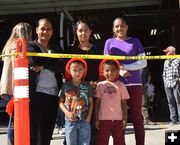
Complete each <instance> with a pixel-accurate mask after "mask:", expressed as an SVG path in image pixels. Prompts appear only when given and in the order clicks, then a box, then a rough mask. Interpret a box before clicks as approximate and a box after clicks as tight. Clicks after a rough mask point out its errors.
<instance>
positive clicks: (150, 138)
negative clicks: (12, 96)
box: [0, 122, 180, 145]
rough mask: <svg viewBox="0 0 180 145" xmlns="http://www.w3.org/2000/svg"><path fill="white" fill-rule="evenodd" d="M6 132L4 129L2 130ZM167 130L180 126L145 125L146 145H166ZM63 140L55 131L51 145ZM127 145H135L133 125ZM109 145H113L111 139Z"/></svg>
mask: <svg viewBox="0 0 180 145" xmlns="http://www.w3.org/2000/svg"><path fill="white" fill-rule="evenodd" d="M3 129H4V130H5V129H6V128H5V127H3V128H1V130H3ZM165 130H180V125H174V126H169V125H168V123H164V122H163V123H158V125H145V145H165ZM63 138H64V137H62V136H60V135H59V134H58V131H57V129H56V128H55V129H54V133H53V137H52V141H51V145H63ZM125 139H126V145H135V139H134V130H133V126H132V124H130V123H129V124H128V126H127V129H126V136H125ZM0 145H7V134H6V133H5V132H4V133H2V132H1V133H0ZM109 145H113V140H112V138H110V142H109Z"/></svg>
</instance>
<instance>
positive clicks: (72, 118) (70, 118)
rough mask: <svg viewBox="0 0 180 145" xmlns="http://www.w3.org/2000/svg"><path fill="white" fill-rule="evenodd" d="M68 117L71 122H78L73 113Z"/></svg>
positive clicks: (67, 115)
mask: <svg viewBox="0 0 180 145" xmlns="http://www.w3.org/2000/svg"><path fill="white" fill-rule="evenodd" d="M66 117H67V118H68V120H69V121H75V120H76V117H75V114H74V113H73V112H68V113H67V114H66Z"/></svg>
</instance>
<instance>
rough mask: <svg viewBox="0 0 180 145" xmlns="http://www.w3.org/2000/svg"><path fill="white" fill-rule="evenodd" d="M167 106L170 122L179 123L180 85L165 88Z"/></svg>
mask: <svg viewBox="0 0 180 145" xmlns="http://www.w3.org/2000/svg"><path fill="white" fill-rule="evenodd" d="M164 89H165V92H166V95H167V100H168V106H169V111H170V120H171V121H173V122H176V121H179V122H180V83H178V84H177V85H176V86H175V87H173V88H167V87H165V88H164Z"/></svg>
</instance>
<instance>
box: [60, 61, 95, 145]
mask: <svg viewBox="0 0 180 145" xmlns="http://www.w3.org/2000/svg"><path fill="white" fill-rule="evenodd" d="M86 73H87V64H86V61H85V60H83V59H78V58H75V59H70V60H69V61H68V63H67V64H66V74H65V75H66V79H69V80H68V81H67V82H66V83H65V84H64V85H63V86H62V89H61V91H60V95H59V96H60V104H59V105H60V108H61V109H62V111H63V112H64V113H65V136H66V143H67V145H89V144H90V137H91V125H90V119H91V114H92V110H93V98H92V97H93V96H94V91H93V88H92V87H91V85H90V84H89V83H88V82H86V81H84V80H83V79H84V78H85V77H86Z"/></svg>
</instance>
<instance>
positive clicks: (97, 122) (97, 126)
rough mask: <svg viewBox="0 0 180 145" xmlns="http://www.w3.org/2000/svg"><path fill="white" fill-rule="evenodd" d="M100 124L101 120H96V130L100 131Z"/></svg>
mask: <svg viewBox="0 0 180 145" xmlns="http://www.w3.org/2000/svg"><path fill="white" fill-rule="evenodd" d="M99 124H100V121H99V120H96V122H95V128H96V129H99Z"/></svg>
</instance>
